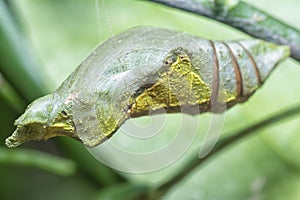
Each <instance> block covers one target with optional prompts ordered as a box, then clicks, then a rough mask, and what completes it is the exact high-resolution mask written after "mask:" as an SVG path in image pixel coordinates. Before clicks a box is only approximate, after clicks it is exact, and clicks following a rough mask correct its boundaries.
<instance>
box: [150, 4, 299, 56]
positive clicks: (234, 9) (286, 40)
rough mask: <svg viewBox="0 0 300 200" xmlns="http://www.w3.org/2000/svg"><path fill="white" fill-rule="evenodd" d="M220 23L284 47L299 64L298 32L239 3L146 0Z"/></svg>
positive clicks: (263, 13)
mask: <svg viewBox="0 0 300 200" xmlns="http://www.w3.org/2000/svg"><path fill="white" fill-rule="evenodd" d="M147 1H152V2H156V3H160V4H164V5H167V6H170V7H174V8H179V9H181V10H185V11H188V12H192V13H195V14H198V15H201V16H206V17H208V18H211V19H214V20H217V21H220V22H222V23H225V24H227V25H229V26H232V27H235V28H237V29H238V30H241V31H244V32H245V33H247V34H249V35H251V36H253V37H256V38H261V39H263V40H267V41H270V42H274V43H277V44H284V45H288V46H290V48H291V57H293V58H294V59H296V60H297V61H300V31H299V30H297V29H295V28H293V27H291V26H289V25H287V24H285V23H284V22H282V21H280V20H278V19H276V18H274V17H272V16H270V15H269V14H267V13H265V12H263V11H261V10H259V9H257V8H255V7H253V6H251V5H248V4H247V3H245V2H243V1H225V0H215V1H195V0H147Z"/></svg>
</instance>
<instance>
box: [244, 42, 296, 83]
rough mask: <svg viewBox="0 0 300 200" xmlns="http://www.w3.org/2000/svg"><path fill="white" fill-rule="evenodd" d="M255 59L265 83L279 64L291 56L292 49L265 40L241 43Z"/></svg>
mask: <svg viewBox="0 0 300 200" xmlns="http://www.w3.org/2000/svg"><path fill="white" fill-rule="evenodd" d="M241 43H242V44H243V46H244V47H245V48H246V49H247V50H248V51H249V53H250V54H251V55H252V57H253V58H254V60H255V62H256V65H257V68H258V70H259V74H260V78H261V81H262V82H263V81H264V80H265V79H266V78H267V77H268V76H269V74H270V73H271V72H272V70H273V69H274V68H275V66H277V64H278V63H279V62H281V61H282V60H284V59H285V58H287V57H289V56H290V47H289V46H285V45H276V44H274V43H271V42H266V41H263V40H244V41H242V42H241Z"/></svg>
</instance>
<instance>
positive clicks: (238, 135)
mask: <svg viewBox="0 0 300 200" xmlns="http://www.w3.org/2000/svg"><path fill="white" fill-rule="evenodd" d="M299 114H300V105H296V106H292V107H290V108H287V109H285V110H284V111H281V112H279V113H274V114H272V115H270V117H268V118H266V119H264V120H259V121H258V122H257V123H254V124H253V125H250V126H248V127H246V128H244V129H241V130H238V131H235V132H233V133H230V134H225V135H229V136H228V137H225V138H222V139H220V140H219V141H218V142H217V144H216V145H215V147H214V148H213V149H212V151H211V152H210V153H209V154H208V155H207V156H206V157H204V158H201V159H200V158H199V152H195V153H194V154H193V155H192V156H191V159H190V160H189V161H188V162H186V163H185V165H184V166H183V167H182V168H181V169H180V170H178V173H177V174H176V175H175V176H174V177H172V178H171V179H170V180H168V181H167V182H165V183H164V184H162V185H161V186H160V187H159V188H158V189H157V192H158V193H159V194H160V196H162V195H164V194H165V193H166V192H167V191H168V190H169V189H170V188H171V187H173V186H174V185H175V184H177V183H179V182H180V181H181V180H182V179H184V178H185V177H187V175H189V174H191V173H192V172H193V170H194V169H195V168H197V167H198V166H200V165H201V164H202V163H203V162H204V161H206V160H208V159H209V158H211V157H212V156H215V155H216V153H218V152H220V151H221V150H222V149H224V148H225V147H228V146H230V145H232V144H234V143H235V142H237V141H239V140H241V139H243V138H245V137H246V136H249V135H251V134H254V133H255V132H257V131H258V130H260V129H263V128H266V127H267V126H270V125H273V124H275V123H278V122H281V121H283V120H286V119H288V118H291V117H294V116H296V115H299Z"/></svg>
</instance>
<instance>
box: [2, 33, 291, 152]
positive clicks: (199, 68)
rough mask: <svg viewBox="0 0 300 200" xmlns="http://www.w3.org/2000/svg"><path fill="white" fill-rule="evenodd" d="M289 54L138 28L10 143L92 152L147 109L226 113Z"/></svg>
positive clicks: (268, 46) (82, 69)
mask: <svg viewBox="0 0 300 200" xmlns="http://www.w3.org/2000/svg"><path fill="white" fill-rule="evenodd" d="M287 56H289V48H288V47H287V46H277V45H275V44H272V43H269V42H265V41H261V40H256V39H250V40H249V39H248V40H240V41H231V42H222V41H210V40H206V39H201V38H198V37H195V36H191V35H188V34H184V33H180V32H176V31H172V30H167V29H162V28H154V27H140V28H134V29H131V30H129V31H126V32H124V33H121V34H119V35H116V36H114V37H112V38H111V39H109V40H107V41H106V42H104V43H103V44H101V45H100V46H99V47H98V48H97V49H96V50H95V51H94V52H92V53H91V55H90V56H89V57H88V58H87V59H86V60H85V61H83V62H82V64H81V65H80V66H79V67H77V68H76V70H75V71H74V72H73V73H72V74H71V75H70V76H69V77H68V78H67V79H66V80H65V81H64V83H63V84H62V85H61V86H60V87H59V88H58V89H57V90H56V91H54V93H52V94H49V95H46V96H44V97H42V98H39V99H37V100H35V101H34V102H33V103H31V104H30V105H29V106H28V108H27V109H26V111H25V113H24V114H23V115H21V116H20V117H19V118H18V119H17V120H16V121H15V125H16V126H17V129H16V130H15V132H14V133H13V134H12V136H10V137H9V138H7V139H6V145H7V146H8V147H16V146H18V145H20V144H21V143H23V142H26V141H29V140H47V139H49V138H51V137H55V136H70V137H73V138H76V139H78V140H80V141H81V142H82V143H84V144H85V145H86V146H89V147H93V146H96V145H98V144H100V143H101V142H103V141H104V140H106V139H107V138H109V137H111V136H112V135H113V133H114V132H116V131H117V129H118V128H119V127H120V126H121V125H122V124H123V123H124V122H125V120H126V119H128V118H130V117H139V116H143V115H146V114H148V113H149V111H151V112H156V111H159V110H161V109H164V110H166V112H169V113H170V112H185V113H188V114H199V111H200V112H206V111H211V112H223V111H224V110H225V109H222V106H220V105H223V107H224V105H225V106H226V107H227V108H229V107H231V106H233V105H235V104H236V103H239V102H244V101H245V100H247V99H248V98H249V97H250V96H251V95H252V94H253V93H254V91H255V90H256V89H257V88H258V87H259V86H260V85H261V84H262V83H263V82H264V81H265V79H266V78H267V76H268V75H269V74H270V72H271V71H272V69H273V68H274V66H276V64H277V63H278V62H279V61H280V60H282V59H283V58H286V57H287ZM182 107H184V108H185V109H182ZM195 111H196V112H195Z"/></svg>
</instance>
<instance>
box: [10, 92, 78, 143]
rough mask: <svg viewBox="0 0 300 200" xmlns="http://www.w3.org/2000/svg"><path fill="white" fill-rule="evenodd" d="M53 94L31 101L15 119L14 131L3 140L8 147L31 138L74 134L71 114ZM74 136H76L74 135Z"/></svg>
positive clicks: (43, 138) (42, 138) (39, 138)
mask: <svg viewBox="0 0 300 200" xmlns="http://www.w3.org/2000/svg"><path fill="white" fill-rule="evenodd" d="M59 102H60V101H59V99H56V98H55V97H54V95H53V94H49V95H46V96H44V97H41V98H39V99H37V100H35V101H34V102H32V103H31V104H30V105H29V106H28V107H27V109H26V111H25V112H24V114H22V115H21V116H20V117H19V118H18V119H17V120H16V121H15V126H17V128H16V130H15V131H14V133H13V134H12V135H11V136H10V137H8V138H7V139H6V141H5V143H6V145H7V146H8V147H17V146H19V145H20V144H22V143H24V142H27V141H31V140H47V139H49V138H52V137H56V136H65V135H67V136H71V137H75V136H74V132H75V127H74V124H73V121H72V116H71V114H70V113H69V112H68V109H67V107H66V106H65V105H64V104H63V103H59ZM75 138H76V137H75Z"/></svg>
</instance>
